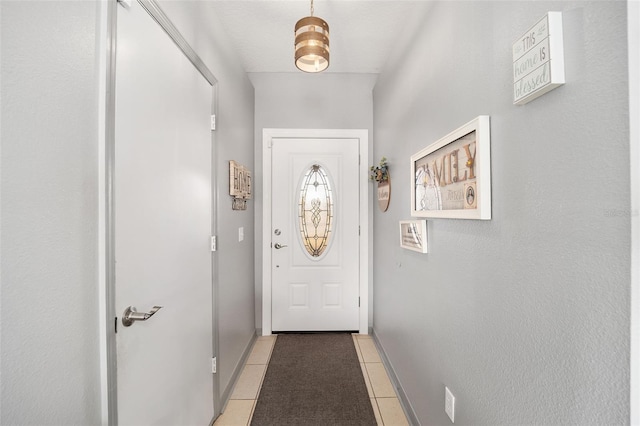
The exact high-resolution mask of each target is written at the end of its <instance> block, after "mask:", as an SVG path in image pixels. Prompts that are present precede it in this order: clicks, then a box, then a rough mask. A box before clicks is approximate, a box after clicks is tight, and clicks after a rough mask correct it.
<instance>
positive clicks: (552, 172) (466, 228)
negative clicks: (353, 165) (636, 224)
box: [374, 1, 630, 425]
mask: <svg viewBox="0 0 640 426" xmlns="http://www.w3.org/2000/svg"><path fill="white" fill-rule="evenodd" d="M550 10H560V11H563V12H564V39H565V51H566V53H565V58H566V77H567V84H566V85H564V86H562V87H560V88H558V89H556V90H554V91H552V92H550V93H548V94H546V95H544V96H543V97H541V98H539V99H537V100H534V101H533V102H531V103H529V104H527V105H525V106H519V107H516V106H513V105H512V101H511V97H512V77H511V45H512V43H513V42H514V41H515V40H516V39H517V38H518V37H519V36H520V35H521V34H522V33H524V31H526V29H527V28H528V27H530V26H531V25H533V24H534V23H535V22H536V21H537V20H538V19H539V18H541V17H542V16H543V15H544V14H545V13H546V12H547V11H550ZM407 28H409V29H412V30H413V31H408V32H407V34H406V35H405V39H404V41H405V42H404V43H399V44H398V46H402V47H401V48H399V49H398V50H397V51H396V52H395V56H394V58H392V62H391V63H390V64H389V66H388V67H387V68H386V69H385V71H384V72H383V73H382V74H381V76H380V78H379V79H378V84H377V85H376V88H375V90H374V131H375V143H374V150H375V152H374V155H375V157H376V158H378V157H380V156H382V155H385V156H387V158H388V159H389V162H390V167H391V173H392V179H393V193H392V199H391V206H390V209H389V211H388V212H387V213H380V212H376V214H375V228H374V236H375V245H374V277H375V278H374V280H375V281H374V330H375V332H376V333H377V335H378V337H379V339H380V341H381V343H382V345H383V346H384V349H385V351H386V353H387V355H388V356H389V359H390V361H391V363H392V364H393V367H394V370H395V372H396V373H397V375H398V377H399V379H400V381H401V383H402V386H403V388H404V390H405V391H406V393H407V395H408V397H409V399H410V401H411V404H412V406H413V409H414V410H415V413H416V415H417V417H418V418H419V420H420V422H421V423H422V424H425V425H434V424H449V420H448V418H447V417H446V415H445V413H444V386H445V385H446V386H449V388H450V389H451V390H452V391H453V393H454V395H455V396H456V424H474V425H480V424H485V425H496V424H509V425H513V424H625V423H628V421H629V418H628V413H629V289H630V277H629V269H630V260H629V250H630V220H629V214H628V213H629V199H630V193H629V158H628V155H629V136H628V131H629V116H628V92H627V90H628V79H627V67H626V65H627V59H626V58H627V48H626V4H625V2H621V1H611V2H603V1H595V2H587V1H572V2H542V1H535V2H533V1H532V2H522V1H520V2H502V1H497V2H486V1H483V2H462V1H456V2H436V3H433V4H427V5H425V6H424V10H423V13H422V14H420V15H416V17H415V21H414V22H408V23H407ZM480 114H489V115H490V116H491V138H492V152H491V154H492V158H491V161H492V190H493V197H492V198H493V199H492V201H493V219H492V220H491V221H472V220H466V221H464V220H446V219H439V220H438V219H436V220H431V221H429V222H428V231H429V250H430V253H429V254H427V255H421V254H418V253H414V252H410V251H406V250H402V249H400V248H399V246H398V244H397V241H398V220H400V219H407V218H409V215H410V193H409V182H410V179H411V178H410V176H409V157H410V156H411V155H412V154H413V153H415V152H417V151H419V150H420V149H422V148H423V147H425V146H427V145H429V144H430V143H432V142H434V141H436V140H437V139H439V138H440V137H442V136H444V135H446V134H447V133H448V132H450V131H452V130H454V129H455V128H457V127H459V126H460V125H462V124H464V123H466V122H467V121H469V120H471V119H473V118H474V117H476V116H478V115H480Z"/></svg>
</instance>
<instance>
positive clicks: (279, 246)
mask: <svg viewBox="0 0 640 426" xmlns="http://www.w3.org/2000/svg"><path fill="white" fill-rule="evenodd" d="M286 246H287V245H286V244H280V243H275V244H274V246H273V247H274V248H276V249H278V250H280V249H281V248H283V247H286Z"/></svg>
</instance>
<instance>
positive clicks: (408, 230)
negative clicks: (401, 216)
mask: <svg viewBox="0 0 640 426" xmlns="http://www.w3.org/2000/svg"><path fill="white" fill-rule="evenodd" d="M400 247H402V248H405V249H407V250H413V251H417V252H420V253H428V247H427V221H426V220H401V221H400Z"/></svg>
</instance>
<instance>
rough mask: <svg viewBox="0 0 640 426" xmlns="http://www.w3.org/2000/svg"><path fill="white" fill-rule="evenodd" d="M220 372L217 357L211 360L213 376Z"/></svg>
mask: <svg viewBox="0 0 640 426" xmlns="http://www.w3.org/2000/svg"><path fill="white" fill-rule="evenodd" d="M217 372H218V366H217V357H213V358H211V374H216V373H217Z"/></svg>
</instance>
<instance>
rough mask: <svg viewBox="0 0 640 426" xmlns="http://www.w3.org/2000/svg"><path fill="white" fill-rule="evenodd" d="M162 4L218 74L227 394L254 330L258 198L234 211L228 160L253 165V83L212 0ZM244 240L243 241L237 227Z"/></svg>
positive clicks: (221, 368) (221, 311) (222, 355)
mask: <svg viewBox="0 0 640 426" xmlns="http://www.w3.org/2000/svg"><path fill="white" fill-rule="evenodd" d="M161 5H162V8H163V10H164V11H165V12H166V14H167V15H168V16H169V18H171V20H172V21H173V23H174V24H175V26H176V27H177V28H178V29H179V30H180V32H181V33H182V35H183V36H184V37H185V39H187V41H188V42H189V43H190V44H191V46H192V47H193V48H194V50H195V51H196V52H197V53H198V55H199V56H200V57H201V58H202V60H203V61H204V62H205V63H206V64H207V66H208V67H209V69H210V70H211V72H213V74H214V75H215V76H216V79H218V110H217V114H216V116H217V117H216V121H217V130H216V134H215V144H216V147H215V150H217V158H216V159H215V166H216V168H217V180H218V197H217V202H218V207H217V214H218V217H217V222H218V252H217V266H218V301H217V307H218V315H217V316H218V327H219V335H218V339H219V348H218V372H219V373H218V374H220V393H221V395H223V396H224V394H225V393H226V392H228V391H229V390H230V388H231V386H232V385H233V383H231V380H232V375H233V373H234V371H235V369H236V367H237V366H238V364H239V363H240V361H241V357H242V355H243V353H244V351H245V350H246V349H247V346H248V345H249V344H250V343H251V341H252V339H253V337H254V336H255V319H254V308H253V300H254V270H253V257H254V237H253V236H254V228H253V226H254V218H253V216H254V203H253V202H252V201H249V202H248V203H247V204H248V207H247V210H246V211H232V210H231V198H230V197H229V160H236V161H238V162H239V163H241V164H244V165H246V166H248V167H250V168H251V167H252V166H253V161H254V160H253V155H254V152H253V150H254V148H253V121H254V89H253V86H252V85H251V82H250V81H249V79H248V78H247V74H246V73H245V72H244V70H243V68H242V66H241V65H240V63H239V61H238V58H237V57H236V55H235V52H234V51H233V49H232V48H231V43H230V42H229V40H228V37H227V35H226V34H225V33H224V30H223V26H222V25H221V23H220V22H219V20H218V18H217V16H216V15H215V13H214V11H213V7H212V5H211V4H209V3H207V2H202V1H180V2H176V1H171V0H163V1H162V2H161ZM240 227H243V228H244V240H243V241H242V242H240V241H238V228H240Z"/></svg>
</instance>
